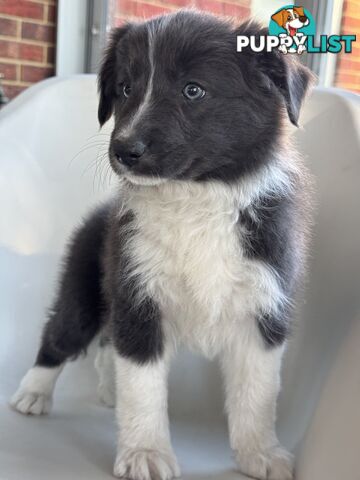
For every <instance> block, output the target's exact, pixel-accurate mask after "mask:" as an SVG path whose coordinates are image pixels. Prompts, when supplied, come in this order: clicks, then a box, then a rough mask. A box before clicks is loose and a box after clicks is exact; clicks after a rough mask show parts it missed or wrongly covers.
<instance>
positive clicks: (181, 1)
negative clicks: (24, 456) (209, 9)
mask: <svg viewBox="0 0 360 480" xmlns="http://www.w3.org/2000/svg"><path fill="white" fill-rule="evenodd" d="M163 3H166V4H167V5H174V6H175V7H191V6H192V5H193V4H194V3H193V2H192V1H191V0H168V1H167V0H164V2H163Z"/></svg>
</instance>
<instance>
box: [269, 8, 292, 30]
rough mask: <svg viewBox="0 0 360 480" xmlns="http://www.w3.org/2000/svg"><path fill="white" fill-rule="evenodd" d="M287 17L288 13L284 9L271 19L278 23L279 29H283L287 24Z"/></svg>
mask: <svg viewBox="0 0 360 480" xmlns="http://www.w3.org/2000/svg"><path fill="white" fill-rule="evenodd" d="M287 16H288V12H287V11H286V10H285V9H283V10H280V12H277V13H274V15H272V16H271V19H272V20H274V22H276V23H277V24H278V25H279V27H283V26H284V25H285V23H286V19H287Z"/></svg>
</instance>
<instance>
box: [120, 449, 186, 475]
mask: <svg viewBox="0 0 360 480" xmlns="http://www.w3.org/2000/svg"><path fill="white" fill-rule="evenodd" d="M114 475H115V477H119V478H124V479H126V480H171V479H173V478H177V477H180V469H179V466H178V463H177V461H176V458H175V456H174V455H173V454H172V453H163V452H159V451H157V450H147V449H143V450H134V449H126V450H125V451H123V452H122V453H121V454H120V455H118V457H117V458H116V461H115V465H114Z"/></svg>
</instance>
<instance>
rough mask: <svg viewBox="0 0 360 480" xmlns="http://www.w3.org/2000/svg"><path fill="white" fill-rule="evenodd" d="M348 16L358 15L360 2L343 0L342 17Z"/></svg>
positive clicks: (359, 13) (359, 14)
mask: <svg viewBox="0 0 360 480" xmlns="http://www.w3.org/2000/svg"><path fill="white" fill-rule="evenodd" d="M347 15H350V16H354V15H356V16H360V4H359V1H358V0H351V1H348V0H345V2H344V7H343V17H345V16H347Z"/></svg>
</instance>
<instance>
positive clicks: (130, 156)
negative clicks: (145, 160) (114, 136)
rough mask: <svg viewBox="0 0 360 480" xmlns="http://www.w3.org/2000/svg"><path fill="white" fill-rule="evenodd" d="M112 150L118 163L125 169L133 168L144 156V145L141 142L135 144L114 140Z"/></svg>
mask: <svg viewBox="0 0 360 480" xmlns="http://www.w3.org/2000/svg"><path fill="white" fill-rule="evenodd" d="M112 148H113V151H114V155H115V156H116V158H117V159H118V160H119V162H121V163H123V164H124V165H126V166H127V167H133V166H134V165H136V164H137V163H138V162H139V159H140V157H141V156H142V155H143V154H144V152H145V150H146V145H145V143H144V142H142V141H141V140H137V141H136V142H129V141H122V140H114V141H113V145H112Z"/></svg>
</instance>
